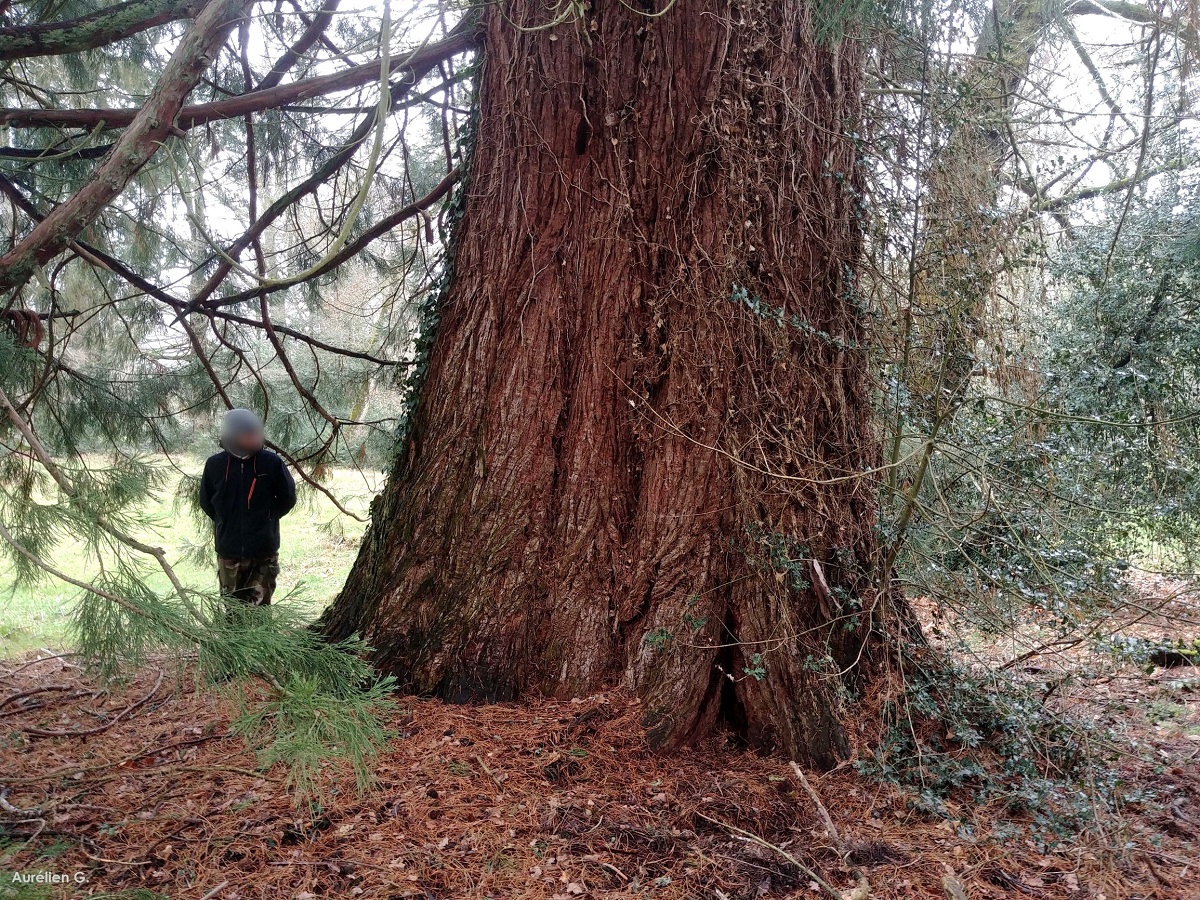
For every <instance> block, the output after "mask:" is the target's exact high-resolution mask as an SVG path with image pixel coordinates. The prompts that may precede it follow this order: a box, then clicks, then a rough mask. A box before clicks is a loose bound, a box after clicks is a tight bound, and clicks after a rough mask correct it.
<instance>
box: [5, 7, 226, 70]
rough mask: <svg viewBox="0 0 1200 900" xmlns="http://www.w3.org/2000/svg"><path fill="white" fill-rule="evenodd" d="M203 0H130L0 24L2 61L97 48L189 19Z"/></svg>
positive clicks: (198, 8) (59, 54) (58, 54)
mask: <svg viewBox="0 0 1200 900" xmlns="http://www.w3.org/2000/svg"><path fill="white" fill-rule="evenodd" d="M202 7H203V3H202V2H201V0H127V2H125V3H116V4H114V5H112V6H108V7H105V8H104V9H101V10H97V11H96V12H94V13H89V14H88V15H86V16H80V17H79V18H77V19H69V20H67V21H63V22H47V23H45V24H41V25H22V26H18V27H14V28H0V61H3V62H9V61H11V60H15V59H28V58H30V57H35V56H61V55H64V54H67V53H79V52H81V51H84V50H95V49H96V48H97V47H104V46H106V45H108V44H112V43H115V42H116V41H119V40H122V39H124V38H127V37H130V36H132V35H135V34H138V33H140V32H142V31H146V30H148V29H150V28H155V27H157V26H159V25H165V24H167V23H168V22H176V21H178V20H180V19H190V18H191V17H192V16H194V15H196V13H197V12H198V11H199V10H200V9H201V8H202Z"/></svg>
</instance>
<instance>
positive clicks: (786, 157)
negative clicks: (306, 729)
mask: <svg viewBox="0 0 1200 900" xmlns="http://www.w3.org/2000/svg"><path fill="white" fill-rule="evenodd" d="M638 8H639V4H638V3H637V2H632V3H627V2H621V0H594V2H593V3H592V4H591V5H590V11H589V12H587V13H586V15H585V16H584V17H583V18H581V19H579V20H577V21H573V22H571V23H567V24H564V25H560V26H559V27H558V28H556V29H555V30H553V31H545V30H534V26H537V25H538V24H540V23H542V22H543V21H544V18H541V17H543V16H544V13H545V4H544V3H542V2H540V0H513V2H507V3H502V4H492V5H488V6H486V7H485V9H484V12H483V26H482V27H483V29H484V50H483V61H482V68H481V71H480V76H479V77H480V92H479V104H480V108H479V120H478V130H477V136H476V146H475V150H474V155H473V159H472V161H471V167H470V175H469V180H468V182H467V187H466V191H467V197H466V200H465V211H464V215H463V218H462V220H461V221H460V223H459V226H458V230H457V233H456V238H455V239H456V247H455V253H454V264H453V274H452V278H451V281H450V285H449V288H448V292H447V294H446V296H445V297H444V299H443V301H442V305H441V308H440V310H439V316H440V323H439V325H438V327H437V334H436V338H435V341H434V343H433V347H432V351H431V358H430V361H429V366H428V371H427V375H426V377H425V380H424V382H423V386H422V387H421V388H420V394H419V398H418V401H417V404H416V409H415V412H414V414H413V418H412V420H411V423H410V424H411V428H410V430H409V436H408V438H407V440H406V443H405V446H404V447H402V448H401V452H400V454H399V456H398V459H397V462H396V465H395V468H394V470H393V471H392V473H391V476H390V479H389V481H388V483H387V486H386V488H385V489H384V491H383V494H382V495H381V496H380V498H379V499H378V500H377V501H376V503H375V505H374V507H373V512H372V523H371V526H370V530H369V532H368V534H367V537H366V539H365V540H364V543H363V545H362V549H361V551H360V554H359V557H358V560H357V562H356V563H355V565H354V568H353V570H352V572H351V573H350V576H349V579H348V580H347V582H346V585H345V588H344V589H343V591H342V593H341V595H340V596H339V597H338V599H337V600H336V602H335V603H334V605H333V606H332V607H331V608H330V610H328V611H327V613H326V615H325V617H324V619H323V625H324V627H325V629H326V631H327V633H329V634H330V635H333V636H344V635H347V634H349V633H351V632H359V633H360V634H362V635H363V637H364V638H365V639H366V640H367V641H368V642H369V643H370V644H371V645H372V646H373V647H374V648H375V649H374V654H375V661H376V663H377V664H378V665H379V666H380V667H381V668H382V669H384V670H385V671H387V672H391V673H393V674H395V675H396V676H397V677H398V678H399V680H400V683H401V684H402V685H403V686H404V687H405V688H407V689H410V690H413V691H418V692H422V693H426V692H428V693H433V694H436V695H439V696H442V697H445V698H448V699H451V700H471V699H504V700H507V699H512V698H516V697H519V696H522V695H529V694H549V695H555V696H574V695H579V694H583V693H585V692H588V691H593V690H597V689H600V688H603V687H607V686H611V685H614V684H622V685H624V686H626V687H628V688H630V689H632V690H634V691H636V692H637V694H638V695H639V696H640V697H641V698H642V699H643V701H644V709H645V724H646V727H647V729H648V733H649V735H650V738H651V740H652V742H653V743H655V744H656V745H660V746H662V745H673V744H677V743H680V742H684V741H688V740H691V739H694V738H696V737H698V736H701V735H703V734H704V733H706V732H708V731H709V730H711V729H712V727H713V726H714V725H715V724H716V723H717V722H718V721H719V720H722V719H723V720H726V721H728V723H729V724H730V725H732V726H733V727H735V728H736V729H738V730H739V731H740V732H742V733H743V734H744V735H745V736H746V738H747V739H748V740H749V741H750V742H751V743H753V744H755V745H757V746H763V747H772V748H779V749H782V750H784V751H785V752H788V753H790V754H792V755H794V756H796V757H797V758H800V759H806V760H809V761H811V762H814V763H817V764H825V765H828V764H831V763H832V762H834V761H835V760H836V759H837V758H838V757H839V756H841V755H842V754H843V753H844V752H845V751H846V748H847V739H846V734H845V731H844V729H843V726H842V723H841V722H840V721H839V713H840V711H841V705H842V694H843V693H844V691H845V687H846V685H847V684H848V682H849V680H850V679H852V678H854V677H856V676H855V673H856V672H857V671H859V670H860V669H861V667H862V666H863V665H866V664H869V663H870V662H871V657H872V656H873V655H874V654H875V653H876V652H877V651H876V642H873V641H868V640H867V635H868V631H869V619H870V609H871V607H872V606H873V605H874V596H875V595H874V593H873V592H872V590H871V588H870V585H871V583H872V581H871V578H870V573H869V571H868V568H869V565H870V562H871V560H872V559H873V558H874V556H875V547H876V545H875V541H876V536H875V532H874V528H875V520H874V510H875V502H874V487H873V484H872V482H871V480H870V478H869V477H868V478H863V477H859V474H860V473H862V472H863V470H864V469H867V468H869V467H870V466H871V464H872V463H873V461H874V460H875V459H876V448H875V445H874V438H873V435H872V431H871V429H870V410H869V402H868V394H867V388H866V373H865V364H866V357H865V353H864V351H863V349H862V347H861V344H860V340H861V333H862V329H861V326H860V311H859V310H858V309H857V307H856V296H855V291H854V266H855V264H856V263H857V261H858V258H859V252H860V230H859V224H858V221H857V216H858V212H859V205H858V200H857V196H856V193H855V185H856V181H857V179H856V176H855V144H854V137H853V129H854V127H855V121H856V117H857V114H858V97H857V94H858V90H859V88H860V84H861V71H862V59H861V56H860V53H859V51H858V49H857V48H856V47H855V46H854V45H853V44H852V43H850V42H845V43H843V44H842V45H841V46H840V47H838V48H831V47H821V46H817V45H816V44H815V42H814V40H813V26H812V20H811V17H810V13H809V10H808V8H807V7H806V6H805V4H803V3H800V2H795V0H763V2H747V3H726V2H719V0H687V2H681V3H678V4H676V5H675V6H674V7H673V8H672V9H671V10H670V11H669V12H668V13H666V14H665V15H663V16H661V17H658V18H650V17H648V16H646V15H644V14H641V13H639V12H638V11H637V10H638ZM647 9H649V7H647Z"/></svg>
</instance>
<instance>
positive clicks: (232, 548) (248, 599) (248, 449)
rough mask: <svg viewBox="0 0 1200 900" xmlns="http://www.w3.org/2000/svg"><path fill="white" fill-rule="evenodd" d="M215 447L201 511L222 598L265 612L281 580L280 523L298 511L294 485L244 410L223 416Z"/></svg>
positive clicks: (206, 467) (208, 465)
mask: <svg viewBox="0 0 1200 900" xmlns="http://www.w3.org/2000/svg"><path fill="white" fill-rule="evenodd" d="M218 443H219V445H220V447H221V452H220V453H216V454H214V455H212V456H210V457H209V458H208V460H207V461H206V462H205V463H204V474H203V476H201V479H200V507H201V508H202V509H203V510H204V512H205V514H207V516H208V517H209V518H210V519H212V522H213V538H214V541H215V543H216V548H217V579H218V582H219V583H220V586H221V593H222V594H223V595H224V596H226V597H231V598H234V599H236V600H239V601H241V602H242V603H245V604H247V605H249V606H267V605H269V604H270V602H271V597H272V596H273V595H274V593H275V582H276V579H277V578H278V577H279V520H280V519H281V518H283V517H284V516H286V515H287V514H288V513H289V512H291V510H292V507H294V506H295V505H296V482H295V481H294V480H292V474H291V473H290V472H289V471H288V467H287V465H286V464H285V463H284V461H283V460H282V459H280V458H279V456H277V455H276V454H275V453H272V452H271V451H270V450H268V449H266V447H265V445H264V441H263V423H262V420H261V419H259V417H258V416H257V415H255V414H254V413H253V412H251V411H250V410H248V409H231V410H229V412H227V413H225V416H224V418H223V419H222V420H221V436H220V440H219V442H218Z"/></svg>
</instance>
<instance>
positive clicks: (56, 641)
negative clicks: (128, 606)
mask: <svg viewBox="0 0 1200 900" xmlns="http://www.w3.org/2000/svg"><path fill="white" fill-rule="evenodd" d="M163 462H164V464H165V460H164V461H163ZM174 463H175V464H176V465H178V466H181V467H182V469H183V470H184V471H185V472H187V473H188V474H192V475H195V474H197V473H198V472H199V471H200V468H201V467H202V465H203V460H202V459H200V458H195V459H180V458H176V459H175V460H174ZM181 478H182V475H181V474H175V475H173V477H172V478H170V479H168V483H167V485H166V487H165V488H164V489H163V490H161V491H159V492H157V493H154V494H149V495H147V497H146V500H145V503H144V504H143V507H142V509H141V512H142V514H144V515H145V516H146V517H147V518H148V519H149V520H150V521H153V522H154V523H155V524H154V527H153V528H151V529H147V530H146V531H144V532H143V533H141V534H139V535H138V536H139V537H140V538H142V539H144V540H146V541H147V542H148V543H152V544H154V545H156V546H159V547H162V548H164V549H165V550H166V551H167V557H168V559H169V560H170V562H171V564H172V566H174V567H175V568H176V572H177V573H178V574H179V576H180V577H181V578H182V579H183V581H184V583H185V584H187V585H188V586H189V587H195V588H198V589H203V590H215V589H216V557H215V555H214V553H213V552H212V549H211V548H212V532H211V530H210V528H209V527H207V525H206V523H204V522H197V521H196V520H195V519H193V517H192V515H191V513H190V512H189V511H188V510H187V509H186V508H184V507H182V506H181V505H179V504H177V502H176V500H175V493H176V489H177V487H178V485H179V482H180V480H181ZM382 483H383V476H382V474H380V473H379V472H377V471H374V470H367V471H364V472H359V471H357V470H354V469H350V468H334V469H332V470H331V471H330V473H329V475H328V477H327V478H326V479H325V481H324V486H325V487H326V488H328V489H329V491H330V492H331V493H332V494H333V495H334V496H335V497H337V498H338V500H339V501H340V502H341V504H342V505H343V506H344V507H346V508H347V509H349V510H350V511H351V512H353V513H355V514H357V515H359V516H363V517H365V515H366V511H367V508H368V506H369V505H370V502H371V499H372V498H373V497H374V496H375V493H376V491H377V490H378V488H379V487H380V486H382ZM297 484H298V487H299V491H298V493H299V498H300V500H299V503H297V505H296V508H295V509H294V510H292V512H291V514H290V515H288V516H287V517H286V518H285V519H284V520H283V522H282V529H281V530H282V535H283V545H282V547H281V548H280V551H279V562H280V566H281V569H282V571H281V573H280V576H279V584H278V587H277V589H276V594H275V596H276V600H277V601H278V600H280V599H282V598H284V597H285V596H288V595H290V596H289V602H294V603H297V604H299V605H300V606H301V607H302V608H303V609H304V611H305V612H306V613H307V614H310V615H312V616H313V617H315V616H316V615H317V614H318V613H320V611H321V610H322V609H324V608H325V605H326V604H327V603H328V602H329V601H330V600H331V599H332V598H333V597H334V595H335V594H336V593H337V591H338V589H339V588H340V587H341V585H342V582H343V581H344V580H345V577H346V573H347V571H349V569H350V565H351V563H352V562H353V561H354V557H355V554H356V553H357V551H358V542H359V540H360V539H361V537H362V534H363V530H364V529H365V527H366V526H365V523H363V522H360V521H357V520H356V519H354V518H353V517H351V516H348V515H345V514H344V513H342V512H340V511H339V510H338V509H337V508H336V507H335V506H334V505H333V503H332V502H331V501H330V500H329V498H327V497H326V496H325V495H324V494H321V493H320V492H318V491H316V490H315V489H313V488H311V487H308V486H307V485H305V484H303V482H300V481H299V479H297ZM197 547H203V548H206V550H207V552H206V553H204V554H202V555H203V556H204V560H203V564H199V561H198V560H196V559H195V558H193V557H195V556H196V555H197V554H196V553H195V552H194V551H195V549H196V548H197ZM48 561H49V562H50V563H51V564H52V565H54V566H55V567H57V568H58V569H60V570H61V571H63V572H64V573H66V574H67V575H69V576H71V577H73V578H76V579H79V580H81V581H89V580H91V578H92V577H93V576H94V575H95V574H96V573H97V572H98V571H99V569H100V562H101V561H98V560H96V559H95V558H94V557H90V556H89V555H88V553H87V552H86V551H85V549H84V548H83V547H81V546H79V545H77V544H72V543H71V542H70V541H64V542H63V543H62V544H61V545H60V546H59V547H58V548H57V549H56V550H55V552H54V554H53V557H52V558H51V559H50V560H48ZM13 581H14V578H13V576H12V573H11V571H10V570H9V569H8V568H7V565H6V564H5V563H4V562H2V561H0V658H6V657H12V656H16V655H18V654H21V653H24V652H26V651H28V650H34V649H39V648H47V649H51V650H69V649H70V647H69V646H68V641H69V624H70V622H69V618H70V613H71V609H72V607H73V605H74V603H75V600H76V598H77V597H78V596H79V589H78V588H75V587H72V586H71V585H69V584H65V583H63V582H61V581H59V580H57V579H55V578H52V577H50V576H46V577H44V578H42V579H41V580H40V581H39V582H38V583H36V584H34V585H32V586H14V585H13ZM150 583H151V584H153V585H154V587H155V588H156V589H158V590H160V591H164V592H165V591H166V589H167V587H168V584H167V580H166V577H165V576H162V575H157V576H155V577H152V578H151V579H150Z"/></svg>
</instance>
